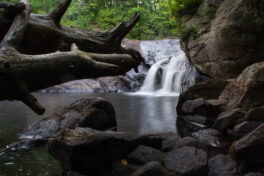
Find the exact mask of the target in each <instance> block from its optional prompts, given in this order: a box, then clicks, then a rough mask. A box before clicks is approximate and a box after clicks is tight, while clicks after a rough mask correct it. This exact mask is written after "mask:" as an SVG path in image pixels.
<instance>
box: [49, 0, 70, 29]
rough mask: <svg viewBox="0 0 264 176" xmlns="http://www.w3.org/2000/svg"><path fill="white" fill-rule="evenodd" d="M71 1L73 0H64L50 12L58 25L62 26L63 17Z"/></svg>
mask: <svg viewBox="0 0 264 176" xmlns="http://www.w3.org/2000/svg"><path fill="white" fill-rule="evenodd" d="M71 2H72V0H62V1H61V2H60V3H59V4H58V5H57V6H56V8H55V9H54V10H53V11H52V12H51V13H50V14H49V16H50V17H51V19H52V20H53V21H54V23H55V25H56V26H60V21H61V18H62V17H63V15H64V13H65V12H66V11H67V9H68V7H69V6H70V4H71Z"/></svg>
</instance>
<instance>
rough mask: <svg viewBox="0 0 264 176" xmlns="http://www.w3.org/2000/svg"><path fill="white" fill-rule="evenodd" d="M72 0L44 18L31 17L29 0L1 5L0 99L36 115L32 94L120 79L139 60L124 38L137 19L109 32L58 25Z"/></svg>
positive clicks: (65, 0) (40, 109) (64, 1)
mask: <svg viewBox="0 0 264 176" xmlns="http://www.w3.org/2000/svg"><path fill="white" fill-rule="evenodd" d="M70 3H71V0H62V1H61V2H60V3H59V4H58V5H57V7H56V8H55V9H54V10H53V12H51V13H50V14H49V15H47V16H43V15H37V14H31V13H30V5H29V3H28V1H27V0H21V2H20V3H17V4H9V3H1V2H0V37H1V38H0V39H1V43H0V100H21V101H23V102H24V103H25V104H27V105H28V106H29V107H30V108H31V109H32V110H33V111H35V112H36V113H38V114H42V113H44V110H45V109H44V108H43V107H42V106H41V105H40V104H39V103H38V102H37V100H36V98H35V97H33V96H32V95H31V94H30V92H32V91H36V90H40V89H43V88H47V87H50V86H53V85H56V84H60V83H63V82H67V81H71V80H76V79H84V78H95V77H100V76H110V75H111V76H113V75H119V74H124V73H126V72H127V71H129V70H130V69H131V68H136V67H137V65H138V64H139V63H140V62H141V61H142V57H141V55H140V54H139V53H138V52H137V51H136V50H133V49H130V48H124V47H122V46H121V41H122V39H123V38H124V37H125V36H126V34H127V33H128V32H129V31H130V30H131V29H132V28H133V27H134V25H135V24H136V22H137V21H138V19H139V14H135V15H134V16H132V18H131V19H129V20H128V21H125V22H122V23H121V24H120V25H119V26H117V27H116V28H114V29H113V30H111V31H107V32H95V31H81V30H79V29H76V28H67V27H61V26H60V20H61V17H62V16H63V14H64V13H65V12H66V10H67V8H68V6H69V5H70Z"/></svg>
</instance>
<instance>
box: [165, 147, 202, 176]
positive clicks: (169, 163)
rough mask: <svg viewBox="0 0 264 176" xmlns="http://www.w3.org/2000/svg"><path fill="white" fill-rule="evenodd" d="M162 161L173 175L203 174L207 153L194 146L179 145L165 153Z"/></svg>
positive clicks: (193, 175) (198, 175) (197, 175)
mask: <svg viewBox="0 0 264 176" xmlns="http://www.w3.org/2000/svg"><path fill="white" fill-rule="evenodd" d="M163 163H164V166H165V168H166V169H168V170H169V171H170V172H171V173H173V175H177V176H188V175H192V176H204V175H206V174H207V154H206V152H205V151H203V150H200V149H197V148H194V147H181V148H180V149H176V150H173V151H171V152H168V153H166V154H165V156H164V158H163Z"/></svg>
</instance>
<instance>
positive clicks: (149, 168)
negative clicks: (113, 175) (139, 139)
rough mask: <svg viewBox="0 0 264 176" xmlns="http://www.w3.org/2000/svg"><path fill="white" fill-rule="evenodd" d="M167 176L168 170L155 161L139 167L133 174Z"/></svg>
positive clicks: (136, 175)
mask: <svg viewBox="0 0 264 176" xmlns="http://www.w3.org/2000/svg"><path fill="white" fill-rule="evenodd" d="M154 175H155V176H167V175H168V174H167V171H166V170H165V169H164V167H163V166H162V165H161V164H160V163H158V162H155V161H152V162H149V163H147V164H146V165H144V166H143V167H141V168H139V169H138V170H137V171H136V172H135V173H134V174H133V175H132V176H154Z"/></svg>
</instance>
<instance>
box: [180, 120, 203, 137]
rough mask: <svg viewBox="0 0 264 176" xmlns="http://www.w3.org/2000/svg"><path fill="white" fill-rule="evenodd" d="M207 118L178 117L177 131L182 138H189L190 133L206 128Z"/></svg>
mask: <svg viewBox="0 0 264 176" xmlns="http://www.w3.org/2000/svg"><path fill="white" fill-rule="evenodd" d="M206 122H207V117H204V116H200V115H187V116H182V115H178V117H177V124H176V125H177V129H178V132H179V134H180V135H181V136H182V137H185V136H190V135H191V133H192V132H195V131H198V130H201V129H204V128H206Z"/></svg>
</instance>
